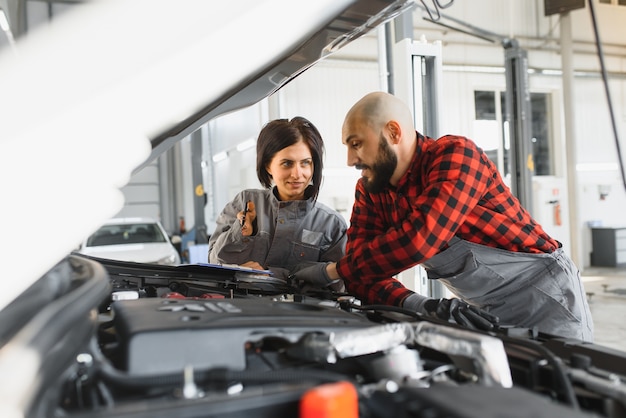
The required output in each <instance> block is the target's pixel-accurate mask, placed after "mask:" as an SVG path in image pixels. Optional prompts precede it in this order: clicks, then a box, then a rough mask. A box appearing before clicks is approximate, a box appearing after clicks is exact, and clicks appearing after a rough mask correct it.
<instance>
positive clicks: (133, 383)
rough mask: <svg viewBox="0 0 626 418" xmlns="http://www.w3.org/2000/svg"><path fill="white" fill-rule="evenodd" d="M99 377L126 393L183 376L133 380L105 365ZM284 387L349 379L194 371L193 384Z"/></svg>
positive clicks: (313, 373)
mask: <svg viewBox="0 0 626 418" xmlns="http://www.w3.org/2000/svg"><path fill="white" fill-rule="evenodd" d="M99 371H100V377H101V378H102V380H103V381H105V382H107V383H110V384H113V385H115V386H119V387H123V388H127V389H152V388H154V387H164V386H174V387H175V386H182V385H183V384H184V377H183V372H182V371H180V372H176V373H168V374H159V375H151V376H150V375H149V376H145V375H144V376H135V375H131V374H128V373H126V372H124V371H121V370H118V369H115V368H114V367H112V366H111V365H109V364H108V363H103V364H101V367H100V370H99ZM233 381H237V382H243V383H285V382H306V381H313V382H324V383H327V382H338V381H351V379H350V378H349V377H347V376H346V375H343V374H339V373H333V372H328V371H324V370H315V369H297V370H296V369H289V370H272V371H269V372H268V371H262V372H260V371H247V370H244V371H234V370H229V369H225V368H215V369H208V370H196V371H194V383H196V384H200V385H202V384H206V383H218V384H220V383H228V382H233Z"/></svg>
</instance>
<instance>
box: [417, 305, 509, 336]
mask: <svg viewBox="0 0 626 418" xmlns="http://www.w3.org/2000/svg"><path fill="white" fill-rule="evenodd" d="M424 310H425V311H426V312H427V313H428V314H430V315H433V316H436V317H437V318H439V319H444V320H448V319H450V318H452V319H454V321H455V322H456V323H457V324H459V325H463V326H465V327H467V328H471V329H480V330H483V331H490V330H492V329H494V328H495V327H496V326H497V325H498V323H499V322H500V319H499V318H498V317H497V316H495V315H492V314H490V313H489V312H487V311H483V310H482V309H480V308H477V307H475V306H472V305H470V304H468V303H466V302H463V301H462V300H460V299H457V298H452V299H429V300H427V301H425V302H424Z"/></svg>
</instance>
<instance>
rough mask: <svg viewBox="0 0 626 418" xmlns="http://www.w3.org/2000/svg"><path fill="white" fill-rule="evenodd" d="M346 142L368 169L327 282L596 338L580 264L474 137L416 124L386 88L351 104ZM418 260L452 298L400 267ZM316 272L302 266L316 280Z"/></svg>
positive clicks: (417, 306) (387, 300)
mask: <svg viewBox="0 0 626 418" xmlns="http://www.w3.org/2000/svg"><path fill="white" fill-rule="evenodd" d="M342 141H343V143H344V144H345V145H346V147H347V150H348V165H350V166H354V167H355V168H357V169H358V170H361V176H362V177H361V179H360V180H359V181H358V182H357V185H356V192H355V203H354V207H353V210H352V217H351V225H350V228H349V229H348V243H347V247H346V255H345V256H344V257H343V258H342V259H341V260H339V261H338V262H337V263H329V264H328V265H327V266H326V267H325V269H324V270H323V271H318V272H317V273H318V274H317V275H316V277H317V278H316V280H317V281H318V283H319V282H320V281H322V282H323V281H328V282H333V281H334V280H338V279H343V281H344V284H345V286H346V288H347V291H348V292H349V293H351V294H353V295H355V296H356V297H358V298H359V299H361V300H362V301H363V302H364V303H367V304H387V305H395V306H400V307H403V308H406V309H410V310H413V311H417V312H420V313H423V314H429V315H434V316H437V317H439V318H442V319H452V320H455V321H456V322H457V323H460V324H462V325H465V326H467V327H470V328H478V329H484V330H489V329H493V328H494V327H495V326H498V325H510V326H520V327H529V328H533V327H536V328H537V329H538V330H539V331H540V332H545V333H549V334H552V335H558V336H563V337H568V338H575V339H579V340H583V341H592V340H593V322H592V319H591V314H590V311H589V306H588V304H587V300H586V297H585V291H584V289H583V285H582V282H581V279H580V274H579V272H578V269H577V268H576V266H575V265H574V263H573V262H572V261H571V259H570V258H569V257H568V256H567V255H566V254H565V253H564V252H563V249H562V245H561V243H560V242H558V241H557V240H556V239H554V238H552V237H550V236H549V235H548V234H547V233H546V232H545V231H544V230H543V228H542V227H541V226H540V225H539V224H538V223H537V222H536V221H535V220H534V219H533V218H532V217H531V216H530V214H529V213H528V211H526V210H525V209H524V208H523V207H522V206H521V205H520V202H519V201H518V200H517V199H516V198H515V196H513V195H512V193H511V191H510V190H509V188H508V187H507V186H506V185H505V183H504V182H503V180H502V178H501V176H500V173H499V172H498V170H497V168H496V166H495V165H494V164H493V162H492V161H490V160H489V158H488V157H487V156H486V155H485V153H484V152H483V151H482V150H481V149H480V148H479V147H478V146H477V145H476V144H475V143H474V142H473V141H471V140H470V139H468V138H464V137H461V136H454V135H446V136H443V137H441V138H439V139H437V140H435V139H433V138H428V137H426V136H424V135H422V134H420V133H419V132H416V131H415V128H414V125H413V118H412V116H411V112H410V110H409V108H408V107H407V106H406V105H405V104H404V103H403V102H402V101H400V100H399V99H397V98H396V97H395V96H393V95H390V94H387V93H383V92H375V93H370V94H368V95H366V96H365V97H363V98H362V99H361V100H359V101H358V102H357V103H356V104H355V105H354V106H353V107H352V108H351V109H350V110H349V112H348V113H347V115H346V117H345V121H344V124H343V129H342ZM418 264H420V265H421V266H422V267H424V268H425V269H426V271H427V273H428V277H429V279H436V280H439V281H440V282H442V283H443V284H444V285H445V286H446V287H447V288H448V289H449V290H450V291H451V292H452V293H453V294H454V295H455V297H453V298H451V299H440V300H439V299H431V298H428V297H425V296H422V295H419V294H417V293H415V292H413V291H411V290H409V289H408V288H406V287H405V286H403V285H402V284H401V283H400V282H399V281H397V280H395V279H394V278H393V277H392V276H394V275H396V274H398V273H400V272H402V271H403V270H406V269H408V268H410V267H413V266H415V265H418ZM307 273H309V274H310V273H313V272H311V271H309V272H305V274H303V275H302V276H300V277H298V276H296V277H298V278H300V279H302V280H304V281H311V280H310V278H311V277H307ZM313 275H314V274H313ZM320 275H321V276H323V279H320Z"/></svg>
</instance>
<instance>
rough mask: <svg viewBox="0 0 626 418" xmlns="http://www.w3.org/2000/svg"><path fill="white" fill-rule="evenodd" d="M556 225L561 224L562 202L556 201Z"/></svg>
mask: <svg viewBox="0 0 626 418" xmlns="http://www.w3.org/2000/svg"><path fill="white" fill-rule="evenodd" d="M553 206H554V225H556V226H561V223H562V222H561V202H559V201H558V200H557V201H556V203H554V205H553Z"/></svg>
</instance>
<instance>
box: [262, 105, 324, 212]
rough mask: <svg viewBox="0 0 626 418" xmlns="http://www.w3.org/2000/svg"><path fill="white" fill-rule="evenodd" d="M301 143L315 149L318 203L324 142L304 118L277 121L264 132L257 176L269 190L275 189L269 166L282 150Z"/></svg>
mask: <svg viewBox="0 0 626 418" xmlns="http://www.w3.org/2000/svg"><path fill="white" fill-rule="evenodd" d="M298 141H304V142H305V143H306V144H307V145H308V147H309V149H310V150H311V156H312V157H313V185H312V186H311V188H312V190H311V192H312V193H311V196H312V197H313V200H316V199H317V195H318V193H319V190H320V186H321V184H322V170H323V168H324V163H323V162H322V159H323V156H324V140H323V139H322V135H320V133H319V131H318V130H317V128H316V127H315V126H314V125H313V124H312V123H311V122H309V121H308V120H307V119H305V118H303V117H301V116H296V117H295V118H293V119H291V120H288V119H276V120H273V121H270V122H268V123H267V124H266V125H265V126H264V127H263V129H261V132H260V133H259V138H258V139H257V142H256V174H257V177H258V178H259V181H260V182H261V184H262V185H263V186H265V187H267V188H268V189H269V188H270V187H272V177H271V176H270V174H269V173H268V172H267V165H268V164H269V163H270V162H271V161H272V158H274V156H275V155H276V153H277V152H278V151H280V150H282V149H283V148H287V147H289V146H291V145H293V144H295V143H297V142H298Z"/></svg>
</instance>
